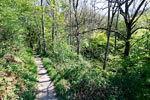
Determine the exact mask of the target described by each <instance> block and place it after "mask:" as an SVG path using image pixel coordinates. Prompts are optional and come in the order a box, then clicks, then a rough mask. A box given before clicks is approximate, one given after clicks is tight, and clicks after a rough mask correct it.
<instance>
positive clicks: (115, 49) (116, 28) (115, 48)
mask: <svg viewBox="0 0 150 100" xmlns="http://www.w3.org/2000/svg"><path fill="white" fill-rule="evenodd" d="M118 20H119V10H118V14H117V20H116V26H115V30H116V31H117V30H118ZM117 36H118V34H117V32H115V47H114V56H116V51H117Z"/></svg>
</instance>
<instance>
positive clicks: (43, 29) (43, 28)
mask: <svg viewBox="0 0 150 100" xmlns="http://www.w3.org/2000/svg"><path fill="white" fill-rule="evenodd" d="M41 7H42V32H43V54H44V55H46V44H45V27H44V7H43V0H41Z"/></svg>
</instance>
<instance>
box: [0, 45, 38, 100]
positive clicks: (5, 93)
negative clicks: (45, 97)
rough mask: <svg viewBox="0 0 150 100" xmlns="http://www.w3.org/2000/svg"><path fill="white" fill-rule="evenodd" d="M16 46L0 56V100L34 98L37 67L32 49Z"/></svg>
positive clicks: (26, 99)
mask: <svg viewBox="0 0 150 100" xmlns="http://www.w3.org/2000/svg"><path fill="white" fill-rule="evenodd" d="M16 47H17V48H18V49H17V48H14V49H15V50H14V51H13V50H12V49H11V52H10V51H9V50H8V49H6V50H7V51H6V52H5V53H4V54H3V55H4V56H3V57H1V58H0V100H34V98H35V94H36V85H37V68H36V65H35V63H34V56H33V54H32V50H31V49H29V48H25V47H23V46H22V47H19V46H16ZM16 50H17V51H16Z"/></svg>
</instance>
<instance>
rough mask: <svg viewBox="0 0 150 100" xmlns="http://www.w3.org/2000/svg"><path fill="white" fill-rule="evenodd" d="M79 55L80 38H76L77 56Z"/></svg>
mask: <svg viewBox="0 0 150 100" xmlns="http://www.w3.org/2000/svg"><path fill="white" fill-rule="evenodd" d="M79 54H80V36H79V35H78V36H77V55H79Z"/></svg>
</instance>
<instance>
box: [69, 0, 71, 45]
mask: <svg viewBox="0 0 150 100" xmlns="http://www.w3.org/2000/svg"><path fill="white" fill-rule="evenodd" d="M69 5H70V7H69V8H70V18H69V20H70V21H69V23H70V45H72V21H71V0H69Z"/></svg>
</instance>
